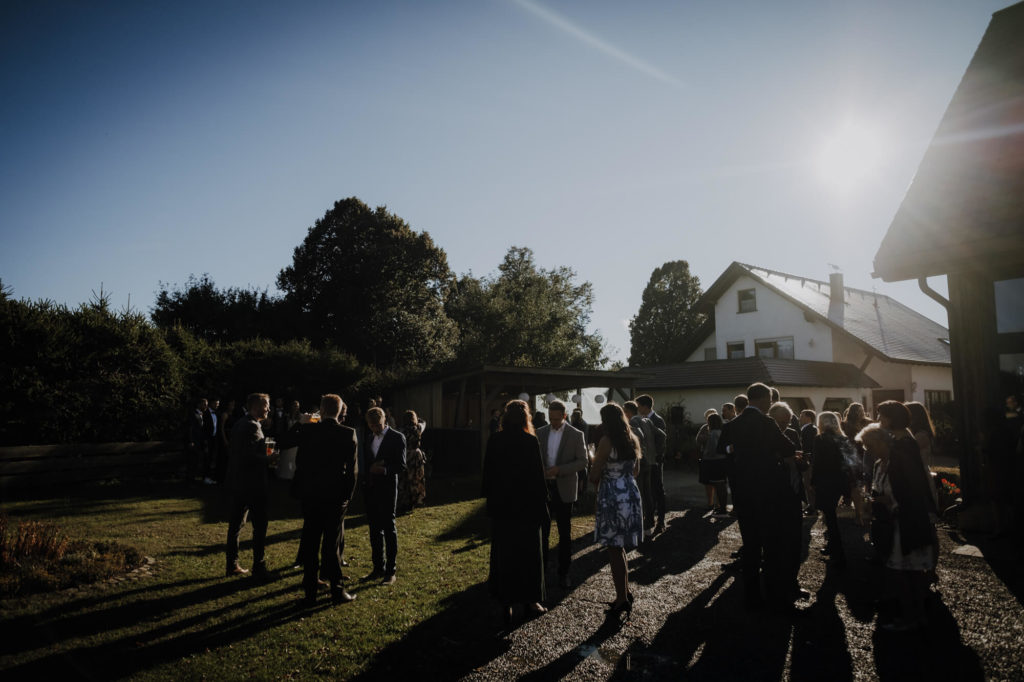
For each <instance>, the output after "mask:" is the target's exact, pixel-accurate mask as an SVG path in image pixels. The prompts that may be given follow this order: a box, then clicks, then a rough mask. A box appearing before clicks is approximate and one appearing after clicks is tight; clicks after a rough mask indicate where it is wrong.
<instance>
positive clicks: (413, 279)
mask: <svg viewBox="0 0 1024 682" xmlns="http://www.w3.org/2000/svg"><path fill="white" fill-rule="evenodd" d="M453 282H454V275H453V274H452V272H451V270H450V269H449V268H448V258H447V255H446V254H445V252H444V251H443V250H442V249H441V248H440V247H438V246H435V245H434V241H433V240H432V239H431V238H430V235H429V234H427V233H425V232H415V231H413V230H412V229H411V228H410V227H409V225H408V224H407V223H406V222H405V221H404V220H402V219H401V218H399V217H398V216H396V215H394V214H391V213H389V212H388V211H387V210H386V208H385V207H383V206H379V207H377V209H376V210H371V209H370V208H369V207H368V206H367V205H366V204H364V203H363V202H362V201H360V200H359V199H356V198H355V197H351V198H348V199H344V200H342V201H338V202H336V203H335V204H334V207H333V208H331V209H330V210H329V211H327V213H325V214H324V217H323V218H321V219H320V220H318V221H316V224H315V225H313V227H311V228H310V229H309V233H308V234H307V235H306V238H305V239H304V240H303V242H302V244H300V245H299V246H298V247H296V249H295V253H294V256H293V260H292V265H290V266H288V267H286V268H285V269H283V270H282V271H281V272H280V274H279V275H278V277H277V284H278V287H279V288H280V289H281V290H282V291H284V292H285V300H286V301H287V302H288V304H290V305H291V306H293V307H294V308H295V309H297V310H298V311H300V313H301V315H302V318H303V324H302V329H303V331H304V332H305V333H306V335H307V336H308V338H310V339H311V340H312V341H313V342H314V344H317V345H335V346H337V347H340V348H344V349H346V350H348V351H349V352H351V353H353V354H354V355H355V356H356V357H357V358H358V359H359V360H360V361H361V362H363V363H367V364H372V365H375V366H376V367H378V368H381V369H389V370H395V369H402V370H405V371H416V370H419V369H425V368H428V367H430V366H432V365H434V364H435V363H437V362H443V361H445V360H448V359H449V358H451V357H452V353H453V349H454V346H455V341H456V334H457V328H456V326H455V324H454V323H453V322H452V321H451V320H450V319H449V318H448V316H447V315H446V314H445V310H444V304H445V302H446V300H447V298H448V296H449V293H450V291H451V287H452V284H453Z"/></svg>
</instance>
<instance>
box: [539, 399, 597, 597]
mask: <svg viewBox="0 0 1024 682" xmlns="http://www.w3.org/2000/svg"><path fill="white" fill-rule="evenodd" d="M548 422H549V423H548V424H546V425H544V426H542V427H540V428H539V429H537V440H538V441H540V454H541V458H542V459H543V462H544V476H545V478H547V482H548V510H549V511H550V512H551V518H553V519H554V520H555V523H556V524H557V525H558V584H559V585H560V586H561V587H563V588H569V587H572V581H571V580H569V564H570V563H572V505H573V502H575V501H576V495H577V492H578V486H577V473H578V472H580V471H583V470H584V469H586V468H587V446H586V444H585V443H584V442H583V432H582V431H580V430H579V429H577V428H575V427H573V426H572V425H571V424H569V423H568V422H567V421H566V420H565V403H563V402H562V401H560V400H554V401H552V402H551V403H550V404H549V405H548ZM550 537H551V523H550V521H549V522H548V523H547V525H545V526H544V563H545V564H547V556H548V540H549V538H550Z"/></svg>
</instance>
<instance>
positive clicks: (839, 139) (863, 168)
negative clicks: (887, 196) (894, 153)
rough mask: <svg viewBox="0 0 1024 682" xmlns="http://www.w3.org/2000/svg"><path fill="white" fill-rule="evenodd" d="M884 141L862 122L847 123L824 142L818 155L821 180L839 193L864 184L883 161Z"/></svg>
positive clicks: (818, 169) (853, 189) (854, 189)
mask: <svg viewBox="0 0 1024 682" xmlns="http://www.w3.org/2000/svg"><path fill="white" fill-rule="evenodd" d="M882 158H883V151H882V141H881V138H880V136H879V134H878V132H877V131H876V130H873V129H872V128H870V127H869V126H867V125H865V124H863V123H856V122H849V121H848V122H846V123H844V124H843V125H842V126H841V127H839V128H838V129H836V130H835V131H834V132H833V133H832V134H831V135H830V136H828V137H826V138H825V140H824V141H823V143H822V145H821V147H820V149H819V150H818V156H817V164H816V165H817V173H818V177H819V179H820V180H821V181H822V182H823V183H824V184H825V185H827V186H828V187H830V188H832V189H833V190H834V191H836V192H840V193H844V194H845V193H850V192H853V191H856V190H857V189H859V188H860V187H862V186H863V185H864V184H865V183H866V182H867V181H868V180H870V178H871V176H872V175H873V174H874V173H875V172H876V171H877V170H878V169H879V168H880V166H881V164H882Z"/></svg>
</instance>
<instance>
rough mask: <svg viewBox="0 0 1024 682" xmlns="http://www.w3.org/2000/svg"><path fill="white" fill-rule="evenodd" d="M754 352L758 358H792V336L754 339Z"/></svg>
mask: <svg viewBox="0 0 1024 682" xmlns="http://www.w3.org/2000/svg"><path fill="white" fill-rule="evenodd" d="M754 352H755V353H757V357H759V358H769V359H777V360H792V359H793V337H792V336H787V337H784V338H781V339H760V340H758V341H754Z"/></svg>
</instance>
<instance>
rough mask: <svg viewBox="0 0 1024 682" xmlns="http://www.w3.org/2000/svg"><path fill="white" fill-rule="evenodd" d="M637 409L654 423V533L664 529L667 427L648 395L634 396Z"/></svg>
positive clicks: (652, 479) (652, 471)
mask: <svg viewBox="0 0 1024 682" xmlns="http://www.w3.org/2000/svg"><path fill="white" fill-rule="evenodd" d="M636 406H637V410H638V411H639V413H640V416H641V417H645V418H647V419H650V420H651V424H653V425H654V448H653V449H654V461H653V462H652V463H651V495H652V497H653V498H654V500H653V503H654V515H655V516H656V517H657V518H658V523H657V525H656V526H655V527H654V534H655V535H657V534H658V533H662V532H664V530H665V513H666V511H667V510H668V505H667V504H666V501H665V451H666V450H667V449H668V436H667V434H668V427H667V426H666V424H665V420H664V419H663V418H662V416H661V415H660V414H658V413H657V412H655V411H654V399H653V398H652V397H651V396H649V395H646V394H644V395H639V396H637V397H636Z"/></svg>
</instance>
